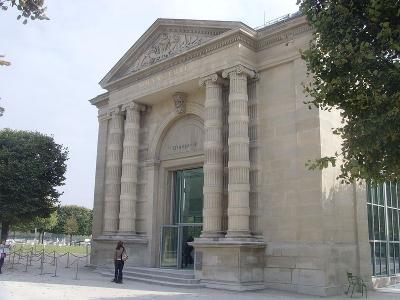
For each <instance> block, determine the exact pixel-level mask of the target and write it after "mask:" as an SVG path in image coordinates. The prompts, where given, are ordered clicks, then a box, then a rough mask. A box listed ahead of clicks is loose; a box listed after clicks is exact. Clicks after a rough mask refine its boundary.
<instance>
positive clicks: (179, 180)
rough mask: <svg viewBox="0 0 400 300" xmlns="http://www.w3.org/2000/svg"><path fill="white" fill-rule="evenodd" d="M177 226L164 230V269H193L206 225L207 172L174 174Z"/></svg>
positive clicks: (162, 263) (196, 170) (166, 227)
mask: <svg viewBox="0 0 400 300" xmlns="http://www.w3.org/2000/svg"><path fill="white" fill-rule="evenodd" d="M173 182H174V186H173V188H174V189H173V199H172V200H173V201H172V209H173V215H172V219H173V225H163V226H162V228H161V264H160V265H161V267H167V268H168V267H169V268H171V267H173V268H191V269H193V264H194V250H193V246H191V245H189V244H188V243H190V242H193V240H194V238H196V237H199V236H200V233H201V230H202V225H203V169H202V168H198V169H190V170H179V171H176V172H174V180H173Z"/></svg>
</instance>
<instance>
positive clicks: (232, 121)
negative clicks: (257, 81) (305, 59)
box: [222, 65, 255, 238]
mask: <svg viewBox="0 0 400 300" xmlns="http://www.w3.org/2000/svg"><path fill="white" fill-rule="evenodd" d="M222 76H223V77H224V78H229V117H228V124H229V138H228V147H229V161H228V171H229V183H228V232H227V235H226V236H227V237H229V238H237V237H250V236H251V234H250V227H249V217H250V206H249V192H250V181H249V170H250V160H249V116H248V107H247V105H248V94H247V77H254V76H255V72H254V71H252V70H250V69H248V68H246V67H244V66H242V65H238V66H235V67H233V68H230V69H228V70H225V71H224V72H223V73H222Z"/></svg>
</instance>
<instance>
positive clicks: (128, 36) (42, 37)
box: [0, 0, 298, 208]
mask: <svg viewBox="0 0 400 300" xmlns="http://www.w3.org/2000/svg"><path fill="white" fill-rule="evenodd" d="M45 3H46V6H47V13H46V14H47V16H48V17H49V18H50V20H49V21H29V22H28V24H27V25H23V24H22V22H21V20H20V21H17V20H16V17H17V15H18V13H17V11H16V10H14V9H9V10H8V11H5V12H4V11H0V28H1V31H0V54H2V55H6V60H8V61H10V62H11V66H9V67H0V97H1V100H0V106H2V107H4V108H5V109H6V111H5V113H4V116H3V117H0V129H1V128H12V129H18V130H31V131H39V132H42V133H45V134H48V135H53V136H54V139H55V141H56V142H57V143H59V144H63V145H64V146H65V147H67V148H68V150H69V160H68V162H67V173H66V178H67V179H66V181H65V185H64V186H62V187H60V190H61V191H63V192H64V193H63V195H62V196H61V197H60V202H61V204H62V205H66V204H74V205H79V206H85V207H88V208H92V207H93V191H94V178H95V167H96V151H97V150H96V148H97V129H98V122H97V110H96V108H95V107H94V106H92V105H90V103H89V102H88V100H89V99H91V98H94V97H95V96H97V95H98V94H101V93H103V92H105V91H104V90H102V89H101V87H100V86H99V85H98V82H99V81H100V80H101V79H102V78H103V77H104V75H105V74H106V73H107V72H108V71H109V70H110V69H111V68H112V67H113V66H114V65H115V64H116V62H117V61H118V60H119V59H120V58H121V57H122V56H123V55H124V53H125V52H126V51H127V50H128V49H129V48H130V47H131V46H132V45H133V44H134V43H135V42H136V41H137V40H138V39H139V38H140V36H141V35H142V34H143V33H144V32H145V31H146V30H147V29H148V28H149V27H150V26H151V24H153V23H154V21H155V20H156V19H157V18H177V19H198V20H224V21H241V22H244V23H245V24H247V25H249V26H250V27H253V28H254V27H258V26H262V25H263V24H264V14H265V20H266V21H270V20H273V19H276V18H278V17H281V16H283V15H286V14H288V13H293V12H296V11H297V10H298V8H297V6H296V0H278V1H276V0H264V1H261V0H245V1H241V0H227V1H225V0H171V1H170V0H146V1H137V0H113V1H106V0H67V1H66V0H64V1H60V0H45Z"/></svg>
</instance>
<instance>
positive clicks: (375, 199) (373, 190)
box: [372, 184, 379, 204]
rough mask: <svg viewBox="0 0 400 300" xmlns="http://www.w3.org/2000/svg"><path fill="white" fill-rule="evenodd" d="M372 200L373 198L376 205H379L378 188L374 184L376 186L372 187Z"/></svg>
mask: <svg viewBox="0 0 400 300" xmlns="http://www.w3.org/2000/svg"><path fill="white" fill-rule="evenodd" d="M372 198H373V202H374V204H379V200H378V188H377V186H376V184H374V185H373V186H372Z"/></svg>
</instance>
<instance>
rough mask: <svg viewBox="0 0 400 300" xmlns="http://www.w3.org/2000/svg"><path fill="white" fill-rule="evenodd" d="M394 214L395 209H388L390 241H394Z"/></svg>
mask: <svg viewBox="0 0 400 300" xmlns="http://www.w3.org/2000/svg"><path fill="white" fill-rule="evenodd" d="M392 212H393V209H391V208H388V209H387V217H388V229H389V236H388V238H389V241H393V224H392Z"/></svg>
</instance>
